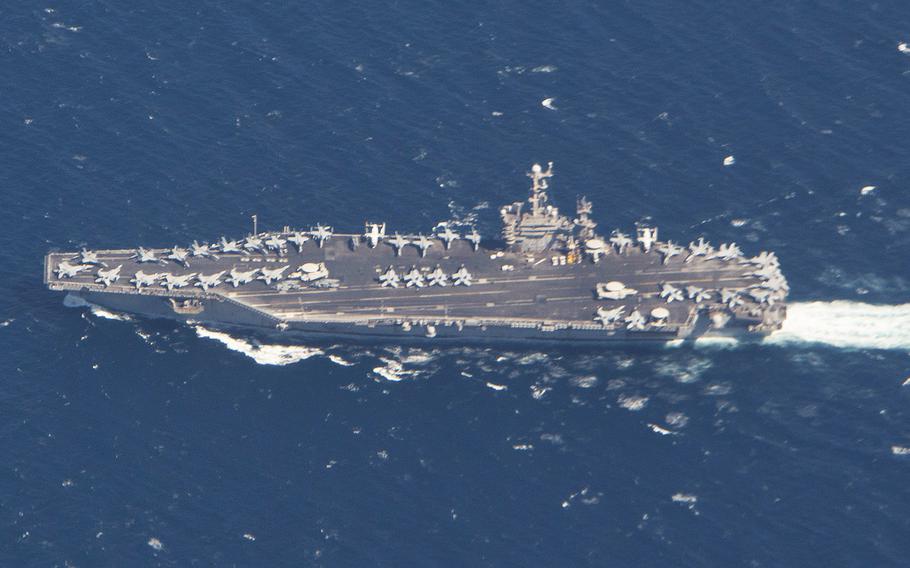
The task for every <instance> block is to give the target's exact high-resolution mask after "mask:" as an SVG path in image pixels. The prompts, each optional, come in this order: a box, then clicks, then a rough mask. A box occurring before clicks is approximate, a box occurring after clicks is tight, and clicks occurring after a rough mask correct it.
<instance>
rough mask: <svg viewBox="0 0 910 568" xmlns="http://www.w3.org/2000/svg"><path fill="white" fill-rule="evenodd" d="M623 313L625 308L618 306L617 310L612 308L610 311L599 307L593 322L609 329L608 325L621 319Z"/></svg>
mask: <svg viewBox="0 0 910 568" xmlns="http://www.w3.org/2000/svg"><path fill="white" fill-rule="evenodd" d="M624 311H626V307H625V306H619V307H618V308H613V309H610V310H608V309H606V308H603V307H599V308H597V315H596V316H594V320H595V321H599V322H600V323H602V324H603V326H604V327H609V326H610V325H612V324H614V323H616V322H618V321H619V320H621V319H622V313H623V312H624Z"/></svg>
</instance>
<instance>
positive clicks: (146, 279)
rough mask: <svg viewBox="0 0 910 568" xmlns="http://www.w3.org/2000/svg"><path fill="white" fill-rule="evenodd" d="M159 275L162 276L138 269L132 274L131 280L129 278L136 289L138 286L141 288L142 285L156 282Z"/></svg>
mask: <svg viewBox="0 0 910 568" xmlns="http://www.w3.org/2000/svg"><path fill="white" fill-rule="evenodd" d="M161 276H162V275H161V274H146V273H144V272H142V271H141V270H140V271H139V272H137V273H136V274H135V275H134V276H133V278H132V280H130V282H132V283H133V284H135V285H136V289H137V290H138V289H139V288H142V287H143V286H151V285H152V284H154V283H155V282H157V281H158V279H159V278H161Z"/></svg>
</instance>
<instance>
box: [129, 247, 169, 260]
mask: <svg viewBox="0 0 910 568" xmlns="http://www.w3.org/2000/svg"><path fill="white" fill-rule="evenodd" d="M130 258H131V259H135V260H136V262H140V263H141V262H160V263H161V264H164V261H162V260H161V259H160V258H158V257H157V256H155V251H153V250H146V249H144V248H142V247H139V248H138V249H136V252H135V253H134V254H133V256H131V257H130Z"/></svg>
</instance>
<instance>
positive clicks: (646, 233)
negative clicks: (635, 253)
mask: <svg viewBox="0 0 910 568" xmlns="http://www.w3.org/2000/svg"><path fill="white" fill-rule="evenodd" d="M637 240H638V244H640V245H641V248H642V250H643V251H645V252H651V247H652V246H653V245H654V243H656V242H657V228H656V227H639V228H638V239H637Z"/></svg>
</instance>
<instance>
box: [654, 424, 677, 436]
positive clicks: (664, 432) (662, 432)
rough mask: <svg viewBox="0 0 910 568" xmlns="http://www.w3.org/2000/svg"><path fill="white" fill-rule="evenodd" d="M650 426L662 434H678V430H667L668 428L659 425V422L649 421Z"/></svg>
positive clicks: (656, 432) (655, 431)
mask: <svg viewBox="0 0 910 568" xmlns="http://www.w3.org/2000/svg"><path fill="white" fill-rule="evenodd" d="M648 428H650V429H651V431H652V432H654V433H655V434H660V435H661V436H675V435H676V434H677V432H674V431H672V430H667V429H666V428H662V427H660V426H658V425H657V424H651V423H649V424H648Z"/></svg>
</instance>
